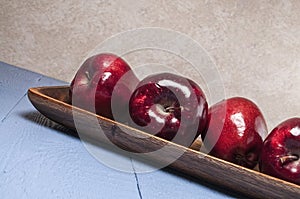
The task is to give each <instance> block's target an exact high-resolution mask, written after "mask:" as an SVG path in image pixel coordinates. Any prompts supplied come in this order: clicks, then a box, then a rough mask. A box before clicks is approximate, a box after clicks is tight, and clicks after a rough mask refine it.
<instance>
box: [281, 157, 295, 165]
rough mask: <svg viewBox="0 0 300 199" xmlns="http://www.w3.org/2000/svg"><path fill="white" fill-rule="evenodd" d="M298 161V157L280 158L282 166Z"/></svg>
mask: <svg viewBox="0 0 300 199" xmlns="http://www.w3.org/2000/svg"><path fill="white" fill-rule="evenodd" d="M298 159H299V157H298V156H296V155H286V156H283V157H280V162H281V164H285V163H287V162H291V161H294V160H298Z"/></svg>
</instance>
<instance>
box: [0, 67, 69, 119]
mask: <svg viewBox="0 0 300 199" xmlns="http://www.w3.org/2000/svg"><path fill="white" fill-rule="evenodd" d="M42 77H43V78H42ZM42 79H43V80H42ZM41 80H42V81H41ZM53 83H54V84H59V85H60V84H66V83H65V82H62V81H58V80H55V81H54V80H53V79H51V78H46V77H45V76H43V75H41V74H38V73H34V72H31V71H28V70H25V69H21V68H18V67H15V66H12V65H9V64H6V63H4V62H0V105H1V108H0V121H1V120H3V119H4V118H5V116H6V115H7V114H8V112H9V111H10V110H11V109H13V107H14V106H15V104H16V103H17V102H18V101H19V100H20V99H21V98H22V97H23V96H24V95H25V94H26V92H27V90H28V88H30V87H35V86H43V85H48V84H53Z"/></svg>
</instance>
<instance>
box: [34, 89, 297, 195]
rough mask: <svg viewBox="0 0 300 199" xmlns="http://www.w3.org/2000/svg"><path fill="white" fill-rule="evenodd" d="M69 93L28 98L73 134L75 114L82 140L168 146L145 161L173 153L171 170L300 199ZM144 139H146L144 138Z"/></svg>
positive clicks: (291, 188)
mask: <svg viewBox="0 0 300 199" xmlns="http://www.w3.org/2000/svg"><path fill="white" fill-rule="evenodd" d="M68 89H69V87H68V86H51V87H38V88H30V89H29V90H28V97H29V99H30V101H31V103H32V104H33V105H34V107H35V108H36V109H37V110H38V111H39V112H41V113H42V114H43V115H45V116H46V117H47V118H49V119H51V120H53V121H55V122H57V123H60V124H62V125H64V126H66V127H68V128H70V129H73V130H76V128H75V124H74V119H73V111H76V115H77V116H76V117H78V118H77V119H76V122H77V123H78V121H79V123H80V124H79V125H81V126H84V127H83V128H84V135H83V136H85V137H88V138H91V140H93V141H96V142H104V143H105V142H107V140H109V141H110V142H113V143H114V144H115V145H117V146H118V147H120V148H122V149H126V150H129V151H132V152H136V153H144V152H145V151H154V150H157V149H160V148H163V146H165V145H167V144H168V145H170V146H172V147H171V148H172V150H165V151H163V152H162V153H160V155H157V153H156V154H155V153H153V154H152V155H148V156H147V157H146V159H150V160H151V161H153V162H157V163H160V162H163V161H165V159H166V157H169V156H172V155H174V153H182V154H183V155H181V156H180V158H178V159H177V160H176V161H175V162H173V163H172V164H170V165H169V167H171V168H173V169H175V170H178V171H180V172H183V173H185V174H187V175H189V176H192V177H195V178H199V179H201V180H205V181H208V182H210V183H213V184H216V185H219V186H222V187H226V188H229V189H231V190H233V191H236V192H239V193H243V194H245V195H247V196H250V197H254V198H299V196H300V186H298V185H296V184H293V183H289V182H286V181H283V180H280V179H277V178H274V177H271V176H268V175H265V174H262V173H260V172H258V171H255V170H250V169H247V168H244V167H241V166H238V165H235V164H232V163H230V162H227V161H224V160H221V159H218V158H215V157H212V156H209V155H206V154H203V153H201V152H199V151H197V150H195V148H197V145H198V143H197V142H195V143H194V144H193V146H192V147H191V148H185V147H183V146H180V145H177V144H174V143H172V142H168V141H166V140H164V139H161V138H158V137H156V136H152V135H149V134H147V133H145V132H142V131H139V130H136V129H134V128H131V127H129V126H126V125H124V124H120V123H118V122H115V121H112V120H109V119H107V118H104V117H101V116H99V115H95V114H93V113H91V112H88V111H85V110H82V109H80V108H77V107H74V106H72V105H71V104H70V102H69V95H68ZM94 118H97V120H98V122H99V125H101V127H103V128H102V129H103V130H104V134H101V133H99V132H98V131H97V127H95V126H93V124H91V122H90V121H91V120H92V119H94ZM121 129H122V130H121ZM124 130H126V131H124ZM81 134H82V133H81ZM132 135H141V136H132ZM146 135H147V136H146ZM145 136H146V137H147V138H141V137H145ZM107 138H108V139H107ZM168 149H170V148H168Z"/></svg>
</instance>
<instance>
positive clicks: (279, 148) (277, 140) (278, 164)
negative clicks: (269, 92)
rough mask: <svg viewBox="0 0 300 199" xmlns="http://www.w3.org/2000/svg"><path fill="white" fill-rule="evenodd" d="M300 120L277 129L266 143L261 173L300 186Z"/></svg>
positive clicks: (294, 119)
mask: <svg viewBox="0 0 300 199" xmlns="http://www.w3.org/2000/svg"><path fill="white" fill-rule="evenodd" d="M299 157H300V118H290V119H287V120H285V121H283V122H282V123H281V124H279V125H278V126H277V127H275V128H274V129H273V130H272V131H271V132H270V134H269V135H268V137H267V138H266V139H265V141H264V146H263V150H262V154H261V159H260V164H259V168H260V171H261V172H263V173H265V174H268V175H271V176H274V177H277V178H281V179H283V180H286V181H290V182H293V183H295V184H298V185H300V160H299Z"/></svg>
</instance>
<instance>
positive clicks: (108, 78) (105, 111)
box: [70, 53, 138, 119]
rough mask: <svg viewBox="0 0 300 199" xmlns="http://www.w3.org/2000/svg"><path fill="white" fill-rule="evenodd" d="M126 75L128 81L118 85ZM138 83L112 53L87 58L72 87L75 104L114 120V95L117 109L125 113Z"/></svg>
mask: <svg viewBox="0 0 300 199" xmlns="http://www.w3.org/2000/svg"><path fill="white" fill-rule="evenodd" d="M125 74H126V79H125V80H124V78H123V79H122V83H118V82H119V81H120V79H121V78H122V77H123V76H124V75H125ZM137 82H138V79H137V77H136V76H135V75H134V73H133V71H132V70H131V68H130V66H129V65H128V64H127V63H126V62H125V61H124V60H123V59H122V58H120V57H118V56H116V55H114V54H109V53H103V54H97V55H94V56H92V57H90V58H88V59H87V60H86V61H85V62H84V63H83V64H82V66H81V67H80V68H79V70H78V71H77V73H76V75H75V77H74V78H73V80H72V82H71V85H70V97H71V99H72V102H73V105H75V106H78V107H80V108H83V109H86V110H88V111H92V112H94V111H95V113H96V114H99V115H102V116H104V117H108V118H110V119H113V118H114V117H113V114H112V107H111V105H112V103H111V101H112V94H113V92H114V97H116V98H118V102H119V103H118V107H117V110H119V112H122V111H123V108H124V107H126V106H128V101H129V99H130V95H131V93H132V92H133V89H134V87H135V85H136V84H137ZM117 83H118V86H116V85H117ZM93 102H94V103H93Z"/></svg>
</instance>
